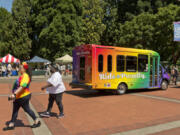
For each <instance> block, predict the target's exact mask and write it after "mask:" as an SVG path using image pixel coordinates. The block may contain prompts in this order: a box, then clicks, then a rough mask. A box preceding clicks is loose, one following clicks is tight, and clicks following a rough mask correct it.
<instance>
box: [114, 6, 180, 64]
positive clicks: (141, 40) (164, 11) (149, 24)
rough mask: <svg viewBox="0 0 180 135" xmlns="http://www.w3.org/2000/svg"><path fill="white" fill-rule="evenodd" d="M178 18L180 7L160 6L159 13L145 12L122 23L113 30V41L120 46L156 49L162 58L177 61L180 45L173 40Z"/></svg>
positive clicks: (179, 17)
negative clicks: (174, 26)
mask: <svg viewBox="0 0 180 135" xmlns="http://www.w3.org/2000/svg"><path fill="white" fill-rule="evenodd" d="M177 20H180V7H179V6H176V5H169V6H167V7H163V8H160V9H159V11H158V12H157V14H150V13H145V12H144V13H142V14H140V15H138V16H136V17H134V19H133V20H131V21H127V22H125V23H124V24H120V25H119V29H118V30H116V31H114V32H113V41H114V42H115V44H116V45H118V46H125V47H131V48H143V49H151V50H155V51H157V52H159V53H160V56H161V59H162V60H168V59H169V60H173V63H176V62H177V60H178V58H179V57H180V46H178V44H179V43H176V42H174V41H173V22H174V21H177ZM170 56H171V57H170Z"/></svg>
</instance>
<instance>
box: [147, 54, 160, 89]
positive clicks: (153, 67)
mask: <svg viewBox="0 0 180 135" xmlns="http://www.w3.org/2000/svg"><path fill="white" fill-rule="evenodd" d="M158 65H159V64H158V57H156V56H150V81H149V86H150V87H158V83H159V82H158Z"/></svg>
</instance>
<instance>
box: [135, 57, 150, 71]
mask: <svg viewBox="0 0 180 135" xmlns="http://www.w3.org/2000/svg"><path fill="white" fill-rule="evenodd" d="M139 55H144V56H147V63H146V68H147V69H146V71H139ZM137 58H138V59H137V71H138V72H140V73H144V72H148V70H149V55H148V54H138V57H137Z"/></svg>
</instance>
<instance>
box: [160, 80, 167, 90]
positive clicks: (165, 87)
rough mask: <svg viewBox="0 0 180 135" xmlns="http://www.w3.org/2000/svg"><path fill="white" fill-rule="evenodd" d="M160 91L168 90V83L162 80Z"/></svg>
mask: <svg viewBox="0 0 180 135" xmlns="http://www.w3.org/2000/svg"><path fill="white" fill-rule="evenodd" d="M161 89H162V90H167V89H168V81H166V80H162V83H161Z"/></svg>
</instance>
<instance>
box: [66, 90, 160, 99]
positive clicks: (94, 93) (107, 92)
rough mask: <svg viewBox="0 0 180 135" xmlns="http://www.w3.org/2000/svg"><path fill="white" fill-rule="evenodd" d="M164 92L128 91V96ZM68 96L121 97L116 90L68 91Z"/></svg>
mask: <svg viewBox="0 0 180 135" xmlns="http://www.w3.org/2000/svg"><path fill="white" fill-rule="evenodd" d="M155 91H162V90H160V89H134V90H128V91H127V92H126V94H124V95H128V94H133V93H144V92H155ZM65 93H66V94H71V95H74V96H78V97H82V98H93V97H103V96H120V95H117V94H116V93H115V90H99V91H98V90H67V91H66V92H65Z"/></svg>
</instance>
